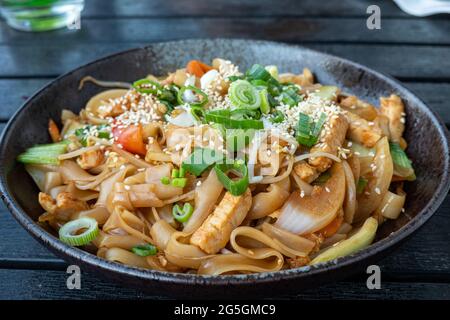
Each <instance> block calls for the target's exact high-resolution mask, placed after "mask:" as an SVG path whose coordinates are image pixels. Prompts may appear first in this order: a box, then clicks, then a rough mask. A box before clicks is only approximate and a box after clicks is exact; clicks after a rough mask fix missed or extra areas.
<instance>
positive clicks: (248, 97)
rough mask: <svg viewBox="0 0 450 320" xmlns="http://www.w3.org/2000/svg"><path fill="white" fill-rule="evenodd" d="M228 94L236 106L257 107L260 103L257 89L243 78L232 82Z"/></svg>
mask: <svg viewBox="0 0 450 320" xmlns="http://www.w3.org/2000/svg"><path fill="white" fill-rule="evenodd" d="M266 72H267V71H266ZM228 95H229V97H230V101H231V103H232V104H233V105H234V106H235V107H237V108H248V109H258V108H259V106H260V104H261V98H260V96H259V94H258V90H256V88H255V87H254V86H252V85H251V84H250V83H249V82H248V81H245V80H236V81H235V82H232V83H231V85H230V88H229V90H228Z"/></svg>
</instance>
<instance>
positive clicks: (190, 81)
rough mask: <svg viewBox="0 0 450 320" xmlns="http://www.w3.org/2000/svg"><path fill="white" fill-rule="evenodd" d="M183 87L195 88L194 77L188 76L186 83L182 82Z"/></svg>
mask: <svg viewBox="0 0 450 320" xmlns="http://www.w3.org/2000/svg"><path fill="white" fill-rule="evenodd" d="M184 85H185V86H195V76H194V75H190V76H188V77H187V78H186V81H185V82H184Z"/></svg>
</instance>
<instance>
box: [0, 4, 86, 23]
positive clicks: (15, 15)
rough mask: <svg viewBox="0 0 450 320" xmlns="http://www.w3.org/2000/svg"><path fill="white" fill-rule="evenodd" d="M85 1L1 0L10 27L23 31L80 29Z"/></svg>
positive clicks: (2, 10) (3, 13) (0, 6)
mask: <svg viewBox="0 0 450 320" xmlns="http://www.w3.org/2000/svg"><path fill="white" fill-rule="evenodd" d="M83 8H84V0H0V12H1V14H2V16H3V17H4V18H5V19H6V22H7V23H8V25H9V26H11V27H13V28H15V29H18V30H22V31H48V30H54V29H59V28H63V27H68V28H70V29H79V24H80V13H81V11H82V10H83Z"/></svg>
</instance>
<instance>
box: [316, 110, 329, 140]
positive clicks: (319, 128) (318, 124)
mask: <svg viewBox="0 0 450 320" xmlns="http://www.w3.org/2000/svg"><path fill="white" fill-rule="evenodd" d="M325 121H327V115H326V114H325V113H323V112H322V113H321V114H320V116H319V120H317V122H316V123H315V124H314V129H313V131H312V135H313V136H314V137H316V138H318V137H319V135H320V131H322V127H323V125H324V124H325Z"/></svg>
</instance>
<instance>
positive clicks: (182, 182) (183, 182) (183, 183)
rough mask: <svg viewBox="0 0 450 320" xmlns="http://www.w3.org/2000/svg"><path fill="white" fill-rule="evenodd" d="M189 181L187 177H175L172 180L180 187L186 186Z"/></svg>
mask: <svg viewBox="0 0 450 320" xmlns="http://www.w3.org/2000/svg"><path fill="white" fill-rule="evenodd" d="M186 183H187V178H174V179H172V181H171V185H172V186H174V187H178V188H184V187H185V186H186Z"/></svg>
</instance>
